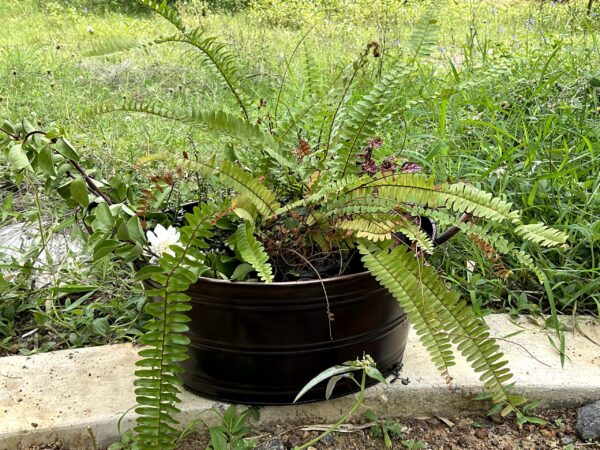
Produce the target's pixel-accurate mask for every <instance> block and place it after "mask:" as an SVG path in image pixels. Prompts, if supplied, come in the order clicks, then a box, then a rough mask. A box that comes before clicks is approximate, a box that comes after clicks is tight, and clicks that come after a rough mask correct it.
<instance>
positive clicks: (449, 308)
mask: <svg viewBox="0 0 600 450" xmlns="http://www.w3.org/2000/svg"><path fill="white" fill-rule="evenodd" d="M359 249H360V251H361V253H362V255H363V262H364V264H365V267H367V268H368V269H369V270H370V271H371V273H372V274H373V275H374V276H375V278H377V280H378V281H379V282H380V283H381V284H382V285H383V286H385V287H386V288H387V289H388V290H389V291H390V292H391V293H392V294H393V295H394V297H396V299H397V300H398V301H399V302H400V304H401V305H402V307H403V308H404V310H405V311H406V314H407V315H408V317H409V319H410V321H411V323H412V324H413V326H414V327H415V329H416V330H417V334H419V337H420V338H421V341H422V342H423V344H424V345H425V347H426V348H427V350H428V351H429V353H430V355H431V359H432V361H433V363H434V364H435V365H436V367H437V368H438V370H440V372H441V373H442V375H444V377H446V379H447V380H448V382H450V381H451V379H450V375H449V368H450V367H451V366H453V365H454V364H455V362H454V356H453V354H452V350H451V343H454V344H455V345H456V346H457V348H458V350H459V351H460V352H461V353H462V354H463V355H464V356H465V357H466V358H467V361H469V363H470V364H471V367H473V370H475V371H476V372H481V375H480V380H481V381H482V382H483V383H484V384H485V386H486V388H487V389H488V391H489V392H490V393H491V394H492V400H493V401H494V403H501V402H505V401H508V395H509V394H508V391H507V389H506V388H505V383H506V382H507V381H508V380H510V378H511V377H512V375H511V374H510V372H509V370H508V368H507V367H506V365H507V361H505V360H502V359H500V358H501V357H502V353H500V352H499V346H498V344H496V342H495V341H494V339H493V338H491V337H490V334H489V331H488V330H487V327H486V326H485V325H484V324H483V322H481V321H480V319H478V318H476V317H475V315H474V313H473V311H472V310H471V309H470V308H469V307H467V305H466V304H465V302H464V301H462V300H460V297H459V295H458V294H457V293H456V292H453V291H449V290H448V289H447V288H446V286H445V285H444V283H443V282H442V281H441V280H440V279H439V277H438V275H437V274H436V273H435V271H434V270H433V269H432V268H431V267H429V266H426V265H425V264H424V261H423V260H422V259H418V258H415V257H414V256H413V255H411V254H410V252H409V251H408V250H407V249H406V248H405V247H403V246H398V247H395V248H394V249H393V250H391V251H390V250H389V249H387V248H383V249H377V248H372V249H370V248H368V247H367V246H365V245H364V244H361V245H360V246H359Z"/></svg>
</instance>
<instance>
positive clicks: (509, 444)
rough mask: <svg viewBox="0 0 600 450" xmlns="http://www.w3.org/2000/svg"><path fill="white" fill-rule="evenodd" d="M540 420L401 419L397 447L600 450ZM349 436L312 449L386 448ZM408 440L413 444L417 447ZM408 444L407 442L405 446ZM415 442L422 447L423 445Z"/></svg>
mask: <svg viewBox="0 0 600 450" xmlns="http://www.w3.org/2000/svg"><path fill="white" fill-rule="evenodd" d="M535 415H536V417H540V418H543V419H545V420H546V421H547V423H546V424H544V425H537V424H525V425H523V426H522V427H519V426H517V424H516V423H515V420H514V418H508V419H504V418H501V417H489V416H486V415H485V414H469V415H464V416H458V417H449V418H445V417H433V418H421V419H404V420H397V421H396V422H397V423H398V424H399V425H400V428H401V429H402V433H401V435H400V436H397V437H395V438H394V439H393V447H392V448H393V449H397V450H403V449H408V450H412V449H421V448H422V449H430V450H457V449H469V450H546V449H564V450H575V449H585V450H587V449H590V450H593V449H600V442H595V443H594V442H583V441H582V440H581V439H580V438H579V437H578V436H577V430H576V429H575V424H576V421H577V412H576V410H574V409H563V410H544V411H537V412H536V414H535ZM311 425H314V424H308V423H306V424H282V425H272V426H267V427H261V428H258V429H254V431H253V433H252V436H251V437H253V438H255V439H256V441H257V444H258V446H257V447H256V449H257V450H288V449H293V448H294V447H295V446H299V445H302V444H304V443H305V442H308V441H310V440H311V439H312V438H314V437H316V436H317V435H318V434H319V432H317V431H308V430H306V428H310V426H311ZM346 431H347V432H344V433H340V432H336V433H334V434H333V435H331V436H328V437H327V438H325V439H324V440H323V441H321V442H319V443H317V444H315V445H314V447H312V448H310V447H309V450H366V449H374V450H384V449H386V447H385V445H384V442H383V440H382V439H381V438H379V437H376V436H374V435H373V433H372V431H371V430H370V428H369V427H364V424H361V423H359V422H357V423H353V424H350V425H348V426H347V428H346ZM408 440H413V445H415V446H413V447H410V446H409V443H408V442H406V441H408ZM403 441H404V443H403ZM414 443H421V444H422V445H424V446H418V445H416V444H414ZM208 445H209V440H208V436H207V434H205V433H198V434H194V435H191V436H189V437H188V438H186V439H185V440H184V441H183V442H182V443H181V444H180V445H179V446H178V447H177V450H204V449H206V447H207V446H208ZM24 450H80V449H72V448H69V447H66V446H61V445H60V444H58V443H54V444H50V445H39V446H33V447H29V448H27V449H24Z"/></svg>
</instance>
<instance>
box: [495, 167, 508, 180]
mask: <svg viewBox="0 0 600 450" xmlns="http://www.w3.org/2000/svg"><path fill="white" fill-rule="evenodd" d="M492 173H493V174H494V175H495V176H496V177H498V178H500V177H501V176H502V175H504V174H505V173H506V167H505V166H500V167H498V168H497V169H496V170H494V171H492Z"/></svg>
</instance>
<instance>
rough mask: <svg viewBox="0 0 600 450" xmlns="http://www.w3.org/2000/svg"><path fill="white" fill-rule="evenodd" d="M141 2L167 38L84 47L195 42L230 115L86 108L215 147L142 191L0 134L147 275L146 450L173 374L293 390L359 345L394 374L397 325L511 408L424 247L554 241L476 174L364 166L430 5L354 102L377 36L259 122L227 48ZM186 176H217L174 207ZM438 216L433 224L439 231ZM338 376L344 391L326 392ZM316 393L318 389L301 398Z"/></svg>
mask: <svg viewBox="0 0 600 450" xmlns="http://www.w3.org/2000/svg"><path fill="white" fill-rule="evenodd" d="M142 2H143V3H144V4H146V5H147V6H148V7H150V8H151V9H153V10H154V11H155V12H156V13H158V14H159V15H161V16H162V17H163V18H164V19H166V20H167V21H169V22H170V23H171V24H172V25H173V27H174V29H175V32H174V34H173V35H169V36H161V37H159V38H157V39H155V40H153V41H149V42H144V43H141V44H140V43H135V42H133V41H131V40H115V41H113V42H111V43H109V44H108V45H107V46H106V47H105V48H103V49H101V50H99V51H98V53H102V54H107V53H110V52H114V51H123V50H127V49H131V48H136V47H140V46H142V47H147V46H150V45H157V44H163V43H179V44H183V45H187V46H191V47H192V48H193V49H195V50H197V51H198V52H199V55H200V56H201V57H202V58H203V60H204V62H205V64H206V66H207V67H210V68H212V69H214V72H215V76H217V77H219V78H220V79H221V81H222V82H223V86H224V88H225V89H226V90H228V91H229V92H230V93H231V94H232V100H233V103H235V105H236V108H237V109H238V112H237V113H230V112H225V111H201V110H195V109H193V110H188V111H186V110H178V109H171V108H169V107H167V106H164V105H162V104H157V103H143V102H125V103H123V104H120V105H111V106H101V107H99V108H97V112H98V113H112V112H115V111H128V112H139V113H145V114H152V115H156V116H161V117H164V118H167V119H172V120H178V121H182V122H187V123H190V124H194V125H197V126H201V127H202V128H203V129H204V130H205V131H206V132H207V133H212V134H213V135H215V136H216V137H217V138H219V139H220V138H223V137H227V143H225V144H224V145H223V148H224V151H222V152H221V153H219V154H215V155H212V156H211V157H209V158H206V159H205V160H202V159H199V158H198V159H194V158H190V156H189V154H188V153H187V152H185V151H184V152H182V154H181V157H179V158H178V159H177V161H176V162H175V163H174V166H175V170H174V171H173V172H172V173H165V174H162V175H161V176H158V177H156V178H155V179H154V180H153V184H152V186H150V187H147V186H146V187H145V188H144V189H140V188H136V186H135V185H134V184H132V183H129V182H128V180H127V179H126V178H124V177H113V178H112V179H101V178H99V177H98V178H95V177H94V176H92V175H91V174H93V172H92V171H90V170H89V169H88V168H86V161H83V160H82V158H80V156H79V154H78V153H77V151H76V149H75V148H74V146H73V145H71V144H70V142H69V141H68V140H67V139H66V138H65V137H64V136H62V135H61V133H60V132H59V131H50V132H42V131H39V130H36V129H35V128H34V127H32V126H31V125H30V124H29V123H27V122H26V121H22V122H21V123H18V124H11V123H8V122H6V123H5V124H4V125H3V126H2V131H3V132H4V136H5V137H4V139H3V140H2V141H1V142H2V148H3V149H4V154H5V156H6V159H7V161H8V162H9V163H10V165H11V166H12V168H13V170H14V171H15V173H16V176H17V177H23V176H27V174H28V173H29V172H30V171H31V170H35V171H36V172H38V173H40V174H42V175H43V176H44V177H45V179H46V188H47V189H48V190H56V191H57V192H58V193H59V194H60V195H61V196H62V197H63V198H64V199H65V201H66V204H67V205H68V206H72V207H77V208H79V210H80V211H81V213H82V216H81V218H82V223H83V225H84V226H85V227H86V229H87V230H88V231H89V232H90V238H89V239H90V243H91V245H92V246H93V249H94V257H95V258H96V259H100V258H104V257H114V258H120V259H121V260H123V261H125V262H128V263H131V264H132V265H133V267H136V271H137V273H136V279H137V280H138V281H143V282H144V283H145V286H146V290H145V292H146V295H147V297H148V299H150V300H151V301H149V302H148V303H147V305H146V311H147V312H148V313H149V314H150V315H151V316H152V320H151V321H150V322H149V324H148V325H147V332H146V334H145V335H144V337H143V338H142V343H143V344H144V345H145V346H144V348H143V349H142V350H140V352H139V354H140V357H141V359H140V360H139V361H138V363H137V364H138V366H139V370H138V372H137V375H138V380H137V381H136V394H137V400H138V403H139V405H138V407H137V409H136V412H137V413H138V414H139V418H138V426H137V428H136V430H137V432H138V435H139V442H140V446H141V448H172V447H173V442H174V440H175V438H176V436H177V435H176V430H175V428H174V424H175V423H176V421H175V419H174V415H175V414H176V413H177V412H178V410H177V408H176V403H177V402H178V394H179V392H180V387H179V385H180V384H181V377H180V375H181V373H182V372H185V373H184V378H183V379H184V382H185V384H186V385H188V386H189V387H191V388H192V389H194V390H196V391H198V392H201V393H202V394H205V395H210V396H213V397H216V398H221V399H225V400H229V401H241V402H254V403H269V402H271V403H286V402H291V401H292V400H293V397H294V396H295V394H296V393H297V392H298V391H299V390H300V388H301V387H302V386H303V385H304V384H305V383H306V382H307V381H308V380H309V379H310V378H311V377H312V376H313V375H314V374H316V373H318V372H320V371H321V370H322V369H324V368H325V367H328V366H331V365H333V364H338V363H342V362H344V361H345V360H348V359H353V358H355V357H358V356H360V355H361V353H363V352H367V353H369V354H371V356H373V357H374V359H375V360H376V361H377V363H378V366H379V368H381V369H382V372H384V373H386V372H389V371H391V370H393V368H394V366H395V364H397V363H398V362H399V361H400V360H401V358H402V354H403V351H404V345H405V338H406V333H407V326H408V322H407V320H406V319H407V318H408V320H409V321H410V322H411V324H412V325H413V326H414V327H415V328H416V330H417V332H418V334H419V335H420V337H421V339H422V341H423V343H424V344H425V347H426V348H427V350H428V351H429V353H430V354H431V358H432V360H433V362H434V363H435V365H436V366H437V368H438V369H439V370H440V372H441V373H442V374H443V375H444V376H449V375H448V369H449V368H450V367H451V366H452V365H453V364H454V353H453V349H452V346H451V344H456V346H457V349H458V351H460V352H461V353H462V354H463V355H465V356H466V357H467V358H468V360H469V361H470V362H471V365H472V366H473V369H474V370H475V371H477V372H478V373H480V374H481V380H482V382H483V385H484V386H485V388H486V389H487V390H488V391H489V392H490V393H491V395H492V399H493V401H494V402H495V403H497V404H502V405H503V407H504V411H505V412H510V411H511V410H513V409H514V408H515V407H517V406H518V405H519V404H520V403H521V402H522V401H523V399H522V398H521V397H519V396H516V395H512V394H511V393H510V392H509V385H508V384H507V382H508V381H509V379H510V378H511V374H510V372H509V369H508V368H507V362H506V361H505V360H504V359H502V354H501V353H499V347H498V345H497V344H496V342H495V341H494V339H493V338H492V337H491V336H490V334H489V331H488V329H487V327H486V325H485V323H484V322H483V321H481V320H480V319H478V318H477V317H476V315H475V314H474V312H473V311H472V309H471V308H470V307H469V306H468V305H467V304H466V302H465V301H463V300H461V299H460V297H459V295H458V294H457V293H456V292H455V291H453V290H450V289H448V287H447V286H446V283H445V282H444V280H443V278H442V277H441V276H440V275H439V274H438V272H437V271H436V269H435V268H434V267H432V266H431V265H430V264H429V263H428V258H427V256H428V255H429V254H431V253H432V252H433V251H434V247H435V245H436V244H440V243H442V242H443V241H445V240H446V239H448V238H449V237H450V236H451V235H453V234H455V233H456V232H458V231H462V232H465V233H468V234H469V235H471V236H474V237H476V239H478V240H479V241H481V242H484V243H485V244H486V249H487V250H486V251H487V252H488V253H490V254H492V255H501V254H508V255H511V256H512V257H514V258H516V260H518V261H519V262H520V263H521V265H522V266H523V267H526V268H528V269H530V270H531V271H533V272H535V273H536V274H537V275H538V276H539V277H542V276H543V274H542V273H541V272H540V271H539V270H537V269H536V267H535V265H534V263H533V261H532V259H531V257H530V256H529V255H527V254H526V253H525V252H523V251H522V250H520V247H519V245H517V244H515V243H513V242H509V241H508V240H507V239H506V238H505V237H504V236H503V234H502V231H495V229H494V227H495V226H497V227H499V228H496V230H503V229H506V226H510V227H512V228H513V230H514V232H515V233H516V235H518V236H520V237H522V238H523V239H525V240H528V241H531V242H534V243H538V244H540V245H544V246H554V245H563V244H564V243H565V241H566V235H564V234H563V233H561V232H559V231H556V230H553V229H551V228H548V227H546V226H545V225H543V224H524V223H522V221H521V219H520V215H519V212H518V211H515V210H512V208H511V205H510V204H509V203H507V202H506V201H504V200H502V199H500V198H494V197H492V196H491V195H490V194H488V193H486V192H484V191H481V190H479V189H476V188H474V187H473V186H470V185H468V184H465V183H453V184H448V183H437V182H436V181H435V179H434V177H431V176H427V175H424V174H423V173H422V172H421V170H420V167H418V166H417V165H415V164H413V163H410V162H404V163H402V162H401V161H396V160H393V159H385V160H383V161H380V160H378V159H377V152H378V149H379V148H380V145H381V141H380V140H378V139H377V130H378V128H379V126H380V124H381V123H382V121H384V120H385V117H386V114H387V113H388V111H386V104H387V101H388V99H389V98H390V96H391V95H393V92H394V90H395V88H396V87H397V86H398V85H399V84H400V83H402V82H406V80H408V79H410V76H411V74H412V73H413V71H414V61H415V60H416V59H417V58H419V57H421V56H424V55H427V54H428V53H429V52H430V51H431V48H432V47H433V45H434V42H435V40H434V39H433V38H432V37H431V36H432V35H434V33H435V30H436V27H437V25H436V21H435V20H434V19H433V12H432V11H429V13H428V14H427V15H426V16H425V17H424V18H423V19H422V20H421V21H420V22H419V23H418V24H417V26H416V27H415V32H414V35H413V37H412V38H411V39H410V40H409V42H408V44H407V53H406V54H405V55H403V56H401V57H398V58H397V59H396V61H394V62H393V63H390V64H388V68H387V71H385V72H384V74H383V75H382V76H381V77H380V78H379V79H378V80H377V81H375V82H374V83H371V85H370V87H369V88H368V89H367V90H366V91H365V92H364V93H363V94H359V95H358V94H357V95H351V90H352V88H353V85H354V83H355V81H356V80H357V79H359V78H361V73H362V71H363V68H364V66H365V65H366V64H367V63H368V62H369V60H370V59H372V58H377V57H379V56H380V54H379V53H380V50H379V48H378V45H377V43H370V44H369V45H368V46H367V48H366V49H365V51H364V52H363V53H362V54H361V55H359V57H358V58H357V59H356V60H355V61H354V62H353V63H352V64H351V65H350V66H349V67H348V68H346V69H345V70H344V71H343V72H342V73H341V74H340V76H339V77H337V78H336V79H335V80H334V81H333V82H331V83H330V84H329V85H328V86H326V87H325V88H324V89H322V90H321V91H320V92H318V93H315V94H314V95H309V96H307V97H306V98H302V99H300V100H299V101H297V102H296V105H297V107H296V108H294V109H293V110H289V109H286V111H285V113H281V114H278V111H277V110H278V107H279V105H280V102H279V99H280V94H281V88H279V90H278V91H277V92H275V93H274V94H273V98H276V99H277V100H275V101H274V106H273V107H272V109H271V110H270V112H269V114H263V113H262V109H264V108H262V107H264V104H263V102H262V101H261V102H260V105H261V108H260V109H259V111H261V112H260V114H261V115H260V116H259V117H253V116H252V113H251V108H250V105H252V104H253V101H252V99H251V98H250V96H249V94H248V91H247V90H246V89H244V80H245V76H244V75H245V74H244V73H243V71H242V70H241V69H240V68H239V66H238V64H237V61H236V59H235V58H234V56H233V54H232V53H231V52H230V51H228V50H227V49H226V47H225V46H224V45H223V44H220V43H218V41H217V40H215V39H214V38H212V37H207V36H205V35H204V34H203V32H202V31H201V30H200V29H191V28H188V27H187V26H186V25H185V24H184V22H183V20H182V19H181V17H180V16H179V14H178V12H177V11H176V10H175V9H173V8H171V7H169V6H168V5H167V4H166V2H162V3H159V2H156V1H153V0H142ZM366 82H367V80H366V79H363V84H364V83H366ZM282 85H283V81H282ZM317 94H318V95H317ZM257 103H258V102H257ZM92 169H93V167H92ZM173 173H174V174H175V175H173ZM197 176H200V177H203V178H204V179H205V180H207V181H208V182H210V183H213V185H214V186H215V187H214V190H213V195H212V198H207V196H206V194H202V193H198V195H199V196H203V197H201V198H200V199H199V200H198V199H197V200H198V201H196V202H195V203H192V204H178V203H175V204H174V202H173V201H171V199H172V198H179V197H178V196H177V195H172V194H173V192H177V191H178V189H180V188H179V186H181V185H184V184H185V183H186V181H189V180H190V178H192V177H193V178H194V179H195V178H196V177H197ZM434 223H435V226H434ZM436 227H437V228H440V229H442V228H444V229H446V231H445V232H444V233H441V234H437V233H436V230H435V229H436ZM501 227H504V228H501ZM188 347H189V352H188ZM294 360H295V362H294ZM351 387H352V386H351V385H346V386H345V387H344V386H343V385H342V386H341V391H340V393H344V392H348V391H349V390H350V389H351ZM321 395H322V391H315V392H314V394H313V397H308V399H311V398H312V399H315V398H317V397H320V396H321Z"/></svg>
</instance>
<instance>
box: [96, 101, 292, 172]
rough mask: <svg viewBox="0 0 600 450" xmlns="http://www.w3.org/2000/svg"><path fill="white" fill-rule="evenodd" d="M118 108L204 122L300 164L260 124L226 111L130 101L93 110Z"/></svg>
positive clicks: (288, 164) (220, 132) (212, 129)
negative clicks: (189, 108) (187, 108)
mask: <svg viewBox="0 0 600 450" xmlns="http://www.w3.org/2000/svg"><path fill="white" fill-rule="evenodd" d="M117 111H122V112H139V113H145V114H152V115H155V116H159V117H164V118H167V119H173V120H177V121H180V122H185V123H189V124H194V125H202V126H203V127H204V128H205V129H206V131H208V132H211V133H213V134H215V135H216V136H223V135H226V136H230V137H232V138H235V139H239V140H240V141H241V142H243V143H247V144H252V145H255V146H257V147H259V148H261V149H263V150H264V151H265V153H267V154H268V155H269V156H271V157H272V158H273V159H274V160H275V161H277V162H278V163H279V164H280V165H282V166H284V167H287V168H295V167H296V164H295V162H294V161H293V160H292V158H291V154H290V153H289V152H285V151H284V150H283V149H282V148H281V145H280V144H279V143H278V142H277V141H276V140H275V138H274V137H273V136H272V135H270V134H267V133H264V132H263V131H262V130H261V129H260V128H259V127H257V126H256V125H252V124H251V123H249V122H247V121H245V120H243V119H241V118H238V117H235V116H233V115H231V114H227V113H226V112H223V111H202V110H198V109H191V110H181V109H171V108H168V107H166V106H163V105H162V104H160V103H158V102H135V101H126V102H124V103H122V104H120V105H116V104H115V105H101V106H98V107H96V108H94V110H93V112H94V113H97V114H105V113H110V112H117Z"/></svg>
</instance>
